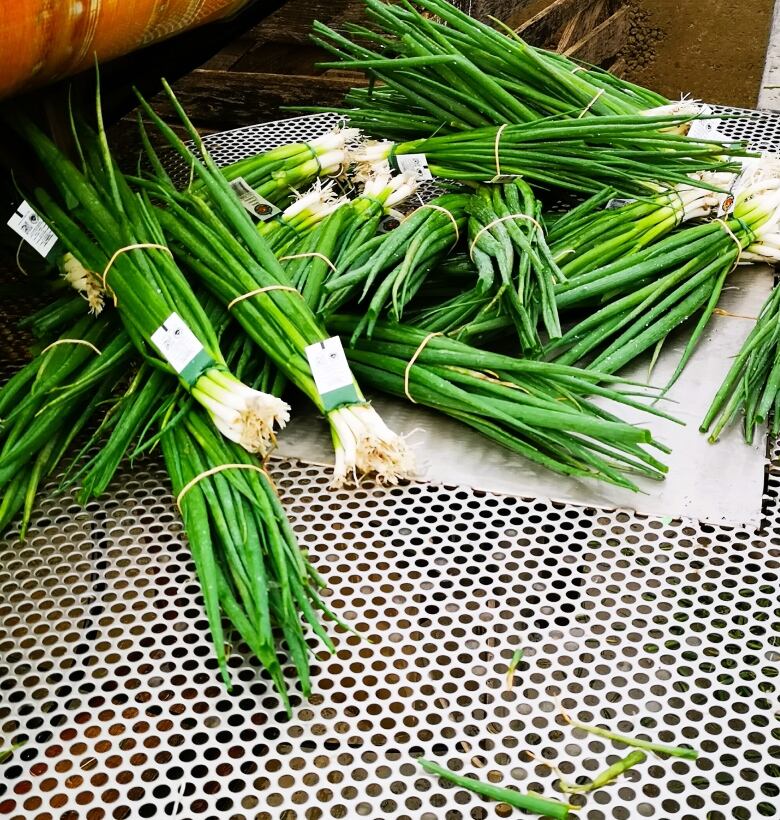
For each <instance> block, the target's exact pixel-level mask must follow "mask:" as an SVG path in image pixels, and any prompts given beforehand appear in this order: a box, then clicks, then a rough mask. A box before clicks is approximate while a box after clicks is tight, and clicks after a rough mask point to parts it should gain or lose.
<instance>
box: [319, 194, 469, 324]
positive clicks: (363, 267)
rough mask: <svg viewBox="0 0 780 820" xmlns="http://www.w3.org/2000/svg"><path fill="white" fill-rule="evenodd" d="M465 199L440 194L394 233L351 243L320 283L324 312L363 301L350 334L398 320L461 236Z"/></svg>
mask: <svg viewBox="0 0 780 820" xmlns="http://www.w3.org/2000/svg"><path fill="white" fill-rule="evenodd" d="M468 202H469V196H468V195H467V194H444V195H442V196H440V197H436V198H435V199H432V200H431V201H430V202H428V203H426V204H424V205H422V206H421V207H419V208H417V209H416V210H414V211H413V212H412V213H410V214H409V215H408V216H406V217H405V218H404V220H403V221H402V222H401V224H400V225H399V226H398V227H396V228H395V229H393V230H391V231H388V232H387V233H384V234H378V235H376V236H374V237H372V238H371V239H369V240H368V241H363V242H352V243H350V245H349V248H348V253H347V254H344V252H342V254H341V255H340V256H339V258H338V261H337V263H336V268H337V270H338V274H337V275H333V276H331V277H330V278H329V279H328V281H327V283H326V284H325V290H326V291H327V292H328V294H329V295H328V298H326V299H325V301H324V309H325V310H326V312H327V313H330V312H332V311H333V310H335V309H336V308H338V307H340V306H341V305H343V304H345V303H346V302H347V301H349V300H356V301H357V302H358V303H361V302H363V301H366V302H367V308H366V311H365V313H364V315H363V320H362V322H361V324H360V326H359V327H358V328H357V330H356V333H357V334H360V333H362V332H364V331H365V332H366V333H368V335H369V336H370V335H371V331H372V328H373V326H374V324H375V323H376V321H377V319H378V318H379V316H380V315H382V314H383V313H385V312H387V313H388V315H389V316H390V318H391V319H393V320H395V321H400V320H401V318H402V316H403V314H404V309H405V308H406V306H407V305H408V303H409V302H410V301H411V300H412V299H413V298H414V296H415V295H416V294H417V293H418V291H419V290H420V288H422V287H423V285H424V284H425V283H426V281H427V279H428V276H429V273H430V271H431V269H432V268H434V267H435V266H436V265H437V263H438V262H439V261H441V260H442V259H443V258H444V257H445V255H446V254H447V253H448V252H449V251H451V250H452V248H453V247H454V246H455V245H457V244H458V240H459V239H460V236H461V233H462V232H463V233H465V228H466V221H467V217H468V215H467V213H466V207H467V205H468ZM369 295H370V298H369Z"/></svg>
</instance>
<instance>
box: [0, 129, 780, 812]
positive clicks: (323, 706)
mask: <svg viewBox="0 0 780 820" xmlns="http://www.w3.org/2000/svg"><path fill="white" fill-rule="evenodd" d="M313 119H314V120H315V121H316V118H307V125H306V126H304V125H302V124H301V121H300V120H299V121H297V122H296V121H293V123H291V124H290V123H288V124H285V125H284V126H281V127H280V126H275V130H274V131H273V134H272V135H271V136H269V134H271V132H270V131H269V129H268V127H267V126H266V127H258V128H254V129H242V131H241V132H233V133H231V134H225V135H216V136H214V137H211V138H209V140H208V141H209V143H210V147H211V148H212V150H213V151H214V152H215V154H216V156H217V158H218V159H221V160H223V161H224V160H225V159H226V158H229V159H232V158H235V151H236V150H240V151H241V152H242V153H248V152H250V151H255V150H261V149H263V148H267V147H269V146H270V144H273V143H278V142H281V141H286V140H289V139H291V138H298V137H301V136H303V137H305V136H307V135H308V133H309V131H308V130H306V129H308V128H310V127H311V124H312V120H313ZM331 121H332V120H329V119H328V115H323V116H322V117H321V120H320V121H319V122H320V123H321V124H322V123H325V124H327V123H329V122H331ZM729 127H732V128H733V129H734V131H735V132H737V133H738V134H739V135H740V136H747V137H749V138H750V139H751V141H752V142H753V144H754V145H756V146H757V147H762V148H766V149H777V148H778V144H779V143H780V141H779V140H778V134H780V128H779V127H778V120H777V118H776V117H775V116H774V115H771V114H756V115H754V116H753V117H752V118H751V119H750V120H748V121H740V122H738V123H737V122H736V121H734V122H733V124H732V125H730V126H729ZM301 129H304V130H301ZM740 129H741V131H740ZM772 456H773V461H772V465H771V466H770V468H769V469H768V474H767V484H766V492H765V496H764V514H765V522H764V524H763V525H762V528H761V529H760V530H759V531H758V532H748V531H740V530H736V529H733V528H726V527H712V526H704V525H698V524H696V523H693V522H689V521H667V520H660V519H653V518H648V517H644V516H640V515H636V514H630V513H615V512H606V511H600V510H598V509H595V508H593V507H582V506H574V505H570V504H553V503H550V502H543V501H539V500H534V499H526V498H514V497H508V496H497V495H490V494H486V493H482V492H478V491H476V490H473V489H468V488H464V487H458V486H436V485H428V484H422V483H412V484H410V485H409V486H405V487H400V488H393V489H386V488H379V487H375V486H373V485H371V484H365V485H363V486H362V487H361V488H360V489H357V490H352V491H332V490H330V489H329V488H328V480H329V476H328V471H327V470H326V469H324V468H321V467H317V466H310V465H306V464H302V463H300V462H292V461H279V460H277V461H276V462H274V463H273V473H274V479H275V480H276V482H277V484H278V486H279V488H280V492H281V494H282V499H283V501H284V503H285V505H286V508H287V510H288V512H289V514H290V517H291V520H292V523H293V526H294V528H295V530H296V532H297V534H298V537H299V539H300V541H301V543H302V544H303V545H305V546H306V547H307V548H308V549H309V550H310V553H311V556H312V559H313V561H314V562H315V563H316V565H317V568H318V569H319V571H320V572H321V573H322V574H323V576H324V577H325V579H326V581H327V583H328V586H329V593H328V601H329V604H330V605H331V606H332V607H333V609H334V610H335V611H336V612H337V613H338V614H339V615H340V616H341V618H343V619H344V620H345V621H346V622H348V623H349V624H350V625H351V626H353V627H354V629H355V632H356V634H351V633H348V632H345V631H343V630H340V629H336V628H334V627H333V626H332V625H331V626H330V627H329V631H330V632H331V634H332V635H333V637H334V641H335V642H336V644H337V650H338V651H337V653H336V654H335V655H333V656H329V655H328V654H327V653H323V652H322V651H321V649H320V647H318V646H317V644H316V643H315V642H314V641H312V646H313V647H316V649H315V651H316V653H317V654H316V657H317V666H316V668H315V669H314V670H313V684H314V691H315V695H314V697H313V698H312V699H311V700H310V701H308V702H302V700H301V698H300V697H295V696H294V697H293V703H294V704H295V708H294V715H293V717H292V719H289V720H288V719H287V718H286V717H285V715H284V713H283V711H282V709H281V707H280V703H279V699H278V698H277V697H276V695H275V694H274V692H273V689H272V688H271V685H270V682H269V680H268V679H267V677H266V676H265V675H264V674H262V673H261V672H260V671H259V669H258V667H257V665H256V664H255V663H253V662H252V661H251V659H249V656H248V655H247V654H244V653H242V651H241V648H240V647H239V646H236V647H234V649H233V652H232V656H231V658H230V667H231V669H232V673H233V677H234V681H235V687H234V690H233V693H232V694H231V695H228V694H226V692H225V690H224V689H223V688H222V686H221V685H220V683H219V680H218V675H217V672H216V665H215V663H214V661H213V659H212V657H211V654H212V652H211V646H210V644H209V641H208V630H207V625H206V622H205V619H204V618H203V615H202V610H201V606H200V598H199V588H198V585H197V583H196V582H195V580H194V568H193V565H192V562H191V560H190V556H189V553H188V550H187V547H186V545H185V542H184V539H183V534H182V528H181V524H180V522H179V519H178V517H177V515H176V513H175V511H174V504H173V499H172V497H171V494H170V492H169V491H168V489H166V486H167V485H166V479H165V474H164V471H163V470H162V469H161V466H160V465H159V463H158V462H156V461H154V460H146V461H142V462H138V463H136V465H135V467H134V469H133V470H132V471H126V472H123V473H122V474H121V475H120V476H119V477H118V479H117V480H116V481H115V483H114V485H113V487H112V490H111V492H109V493H108V494H107V495H106V497H105V499H104V500H102V501H101V502H99V503H97V502H93V503H90V504H88V505H87V506H86V507H85V508H82V507H80V506H79V505H77V504H76V503H75V500H74V498H73V497H72V496H70V495H64V496H60V497H53V496H52V495H51V494H48V495H47V494H46V493H44V494H43V496H42V500H41V502H40V503H39V505H38V508H37V511H36V514H35V516H34V522H33V526H32V527H31V530H30V532H29V535H28V539H27V541H26V542H25V543H24V544H20V543H19V542H18V540H16V539H15V537H14V533H13V532H12V533H10V534H9V536H8V537H7V538H6V540H5V541H3V542H0V625H1V631H0V732H1V733H2V736H3V737H4V738H5V739H6V740H7V741H15V742H19V741H26V742H25V745H24V746H23V747H22V748H20V749H19V750H17V751H16V752H15V753H14V755H13V756H12V757H11V759H10V760H8V761H7V762H6V763H5V764H4V765H3V766H2V767H0V814H4V815H9V816H11V817H19V818H35V820H44V818H62V820H80V818H86V819H87V820H99V818H145V817H168V816H172V817H179V818H220V819H221V818H231V820H232V818H236V820H238V818H242V819H243V818H247V819H248V818H256V819H257V820H295V818H306V820H314V818H350V819H351V818H360V817H366V818H372V819H373V820H391V819H392V820H462V819H465V818H474V819H475V820H478V819H479V818H492V817H506V816H509V814H510V812H509V811H508V810H505V807H502V806H501V805H499V804H496V803H490V802H487V801H485V800H482V799H481V798H478V797H476V796H474V795H472V794H470V793H468V792H466V791H464V790H462V789H459V788H456V787H451V786H447V785H444V784H440V783H439V782H438V781H437V780H436V779H432V778H430V777H428V776H426V775H424V774H423V772H422V771H421V769H420V768H419V767H418V765H417V764H416V763H415V757H416V756H418V755H419V754H421V753H424V754H425V756H426V757H429V758H433V759H436V760H438V761H439V762H441V763H442V764H443V765H446V766H449V767H450V768H452V769H454V770H458V771H460V772H461V773H475V774H477V775H478V776H479V777H480V778H482V779H485V780H489V781H491V782H494V783H500V784H503V785H508V784H514V785H516V786H517V787H519V788H521V789H523V790H528V789H531V790H537V791H543V792H544V793H545V794H547V795H548V796H555V795H556V792H555V789H554V783H555V781H556V779H557V775H556V773H555V772H553V771H552V770H551V768H550V767H549V766H548V765H547V764H548V763H550V764H554V765H555V766H557V767H559V768H560V770H561V771H562V772H563V773H564V775H566V776H568V777H569V779H574V778H575V777H576V776H578V775H590V776H593V775H594V774H595V773H596V772H598V771H600V770H602V769H603V768H605V767H606V766H607V765H609V764H610V763H612V762H614V761H615V760H616V759H617V758H618V757H619V756H622V755H623V754H625V751H622V750H621V749H619V748H618V747H617V746H615V745H614V744H613V743H611V742H608V741H603V740H601V739H599V738H596V737H592V736H586V735H584V734H583V733H582V732H580V731H578V730H572V729H571V728H570V727H569V726H567V724H566V723H565V721H564V720H563V718H562V717H561V716H560V714H559V712H558V708H559V705H562V706H563V707H564V708H566V709H567V710H568V711H569V712H570V713H572V714H576V715H577V717H578V718H580V719H581V720H583V721H585V722H596V723H601V724H607V725H609V726H610V727H611V728H613V729H615V730H617V731H620V732H623V733H625V734H639V735H642V736H646V737H649V738H654V739H658V740H660V741H662V742H666V743H670V744H671V743H688V744H691V745H693V746H695V747H696V748H698V749H699V750H700V751H701V756H700V758H699V759H698V760H697V761H696V762H693V763H692V762H686V761H681V760H675V759H667V760H661V759H651V760H649V761H648V763H646V764H645V765H644V766H643V767H641V768H639V769H637V770H634V771H632V772H630V773H629V774H628V775H627V776H626V777H625V778H623V779H622V780H621V781H619V782H618V783H616V784H614V785H612V786H610V787H607V788H605V789H602V790H600V791H598V792H595V793H594V794H592V795H590V796H589V798H588V799H587V801H584V800H583V799H581V798H575V799H574V800H575V802H579V803H580V804H582V803H584V804H585V805H584V808H582V809H581V811H579V812H578V814H577V816H578V817H581V818H587V820H606V818H617V820H624V818H656V820H671V819H672V818H675V820H677V819H682V818H685V820H702V819H703V818H705V817H706V818H710V819H711V820H722V819H723V818H732V817H733V818H757V817H774V816H776V815H777V813H778V801H777V795H778V792H779V791H780V788H779V786H780V780H779V779H778V774H779V773H780V719H779V718H778V714H777V712H778V709H780V701H778V695H777V691H778V690H777V687H778V680H777V676H778V659H779V658H780V652H778V648H777V647H778V644H779V643H780V601H779V600H778V581H779V579H780V574H779V570H780V508H779V507H778V505H779V503H780V502H779V501H778V490H780V480H779V478H778V477H779V476H780V451H778V450H777V448H774V449H773V451H772ZM453 473H454V474H455V471H453ZM518 648H522V649H523V650H524V657H523V660H522V662H521V663H520V665H519V666H518V668H517V670H516V672H515V675H514V681H513V683H514V685H513V686H512V687H511V688H507V685H506V680H505V679H506V672H507V667H508V664H509V662H510V659H511V657H512V654H513V652H514V651H515V650H516V649H518ZM558 796H560V795H558Z"/></svg>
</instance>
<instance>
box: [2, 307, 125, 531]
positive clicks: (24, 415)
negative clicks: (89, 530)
mask: <svg viewBox="0 0 780 820" xmlns="http://www.w3.org/2000/svg"><path fill="white" fill-rule="evenodd" d="M75 301H76V302H78V303H80V306H81V307H82V312H83V303H81V300H80V299H76V300H75ZM132 358H133V347H132V344H131V342H130V340H129V339H128V338H127V336H126V335H125V334H124V333H121V332H120V333H116V330H115V328H113V327H112V326H111V324H110V323H109V322H107V321H106V320H105V319H102V318H97V319H95V318H92V317H90V316H82V318H81V319H79V320H78V321H77V322H75V324H73V325H70V326H68V327H66V328H65V329H64V330H63V331H62V333H60V334H59V335H58V336H56V337H55V338H54V339H52V341H51V343H50V344H47V345H46V346H45V347H43V349H42V350H41V351H40V352H39V353H38V355H36V356H35V357H34V358H33V359H32V361H30V362H29V363H28V364H27V365H25V366H24V367H23V368H21V370H18V371H17V372H16V373H15V374H14V375H13V376H12V377H11V378H10V379H9V380H8V381H7V382H6V383H5V384H4V385H3V386H2V388H0V490H2V501H0V528H5V527H6V526H7V525H8V524H9V523H10V522H11V521H12V520H14V518H16V516H17V515H18V513H19V511H20V510H22V511H23V514H22V522H21V530H20V533H21V534H20V537H21V538H22V539H23V538H24V535H25V532H26V530H27V526H28V523H29V520H30V515H31V513H32V508H33V503H34V501H35V496H36V493H37V491H38V488H39V486H40V483H41V481H43V480H44V479H45V478H46V477H47V476H49V475H51V474H52V473H53V471H54V469H55V468H56V467H57V465H58V464H60V463H61V461H62V459H63V458H64V457H65V456H66V454H67V453H68V451H69V448H70V446H71V444H72V443H73V440H74V439H75V437H76V436H77V435H78V434H79V433H81V432H82V431H83V430H84V429H85V428H86V425H87V424H88V423H89V422H90V421H91V420H92V419H93V418H95V417H96V416H97V415H98V414H99V412H100V409H101V406H102V404H103V403H104V402H105V401H107V400H108V399H109V397H110V396H111V393H112V391H113V390H114V389H115V388H116V387H117V386H118V385H119V384H120V383H121V382H122V380H123V379H124V378H125V375H126V373H127V368H128V365H129V364H130V362H131V361H132Z"/></svg>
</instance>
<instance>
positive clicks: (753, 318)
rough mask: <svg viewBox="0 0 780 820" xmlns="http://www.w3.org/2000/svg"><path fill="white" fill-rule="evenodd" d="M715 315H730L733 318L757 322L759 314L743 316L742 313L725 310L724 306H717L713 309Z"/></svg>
mask: <svg viewBox="0 0 780 820" xmlns="http://www.w3.org/2000/svg"><path fill="white" fill-rule="evenodd" d="M712 312H713V314H714V315H715V316H728V317H729V318H731V319H750V321H751V322H757V321H758V317H757V316H743V315H742V314H741V313H729V311H727V310H723V308H715V310H713V311H712Z"/></svg>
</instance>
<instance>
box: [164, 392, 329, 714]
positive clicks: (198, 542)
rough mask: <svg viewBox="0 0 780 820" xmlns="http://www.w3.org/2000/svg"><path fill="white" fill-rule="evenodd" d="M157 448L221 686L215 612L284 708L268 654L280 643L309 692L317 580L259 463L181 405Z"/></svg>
mask: <svg viewBox="0 0 780 820" xmlns="http://www.w3.org/2000/svg"><path fill="white" fill-rule="evenodd" d="M161 444H162V452H163V456H164V459H165V465H166V467H167V469H168V473H169V475H170V478H171V483H172V486H173V492H174V494H175V495H176V496H177V502H178V504H179V507H180V510H181V515H182V519H183V521H184V526H185V530H186V533H187V539H188V542H189V545H190V550H191V552H192V557H193V561H194V563H195V568H196V570H197V573H198V578H199V580H200V582H201V588H202V591H203V601H204V608H205V611H206V616H207V619H208V622H209V627H210V629H211V634H212V638H213V641H214V647H215V652H216V657H217V662H218V664H219V667H220V669H221V671H222V675H223V679H224V680H225V683H226V685H227V686H228V687H229V686H230V676H229V673H228V669H227V656H226V651H225V643H226V641H225V638H226V636H225V633H224V631H223V627H222V617H223V616H224V617H225V618H227V620H228V621H229V622H230V624H231V625H232V627H233V628H234V629H235V630H236V632H237V633H238V634H239V635H240V637H241V639H242V640H243V641H244V643H245V644H246V645H247V646H248V647H249V649H250V650H251V651H252V653H253V654H254V656H255V657H256V658H257V659H258V660H259V661H260V663H261V664H262V665H263V668H264V669H265V670H266V672H267V673H268V674H269V675H270V677H271V679H272V681H273V683H274V686H275V687H276V690H277V691H278V693H279V695H280V696H281V698H282V700H283V702H284V705H285V707H286V709H287V711H288V713H289V712H290V701H289V696H288V693H287V684H286V682H285V679H284V674H283V671H282V668H281V665H280V662H279V657H278V652H279V651H280V650H281V648H282V641H283V642H284V651H285V652H286V653H287V655H288V656H289V658H290V659H291V660H292V662H293V664H294V666H295V670H296V673H297V676H298V681H299V685H300V690H301V693H302V694H303V696H304V697H308V696H309V694H310V693H311V678H310V672H309V655H310V653H311V648H310V646H309V642H308V641H307V637H306V633H305V632H304V627H303V622H305V623H306V624H307V625H308V626H309V627H310V628H311V630H312V632H313V633H314V634H315V635H317V636H318V637H319V638H320V640H321V641H322V642H323V643H324V644H325V646H326V647H327V648H328V649H329V650H330V651H334V648H333V644H332V642H331V640H330V638H329V637H328V636H327V634H326V633H325V631H324V629H323V628H322V625H321V624H320V621H319V617H318V614H317V611H318V610H321V611H325V612H327V613H328V614H330V613H329V612H328V610H327V607H326V606H325V604H324V603H323V601H322V599H321V598H320V595H319V592H318V589H319V588H320V587H321V586H322V585H323V582H322V580H321V579H320V577H319V576H318V575H317V572H316V571H315V569H314V568H313V567H312V565H311V564H310V563H309V561H308V559H307V558H306V555H305V553H304V552H302V551H301V549H300V547H299V546H298V544H297V541H296V538H295V535H294V533H293V532H292V528H291V527H290V525H289V523H288V521H287V517H286V514H285V512H284V509H283V508H282V506H281V503H280V502H279V498H278V496H277V493H276V489H275V487H274V486H273V483H272V481H271V479H270V478H269V476H268V474H267V473H266V471H265V469H264V468H263V467H262V466H261V464H260V462H258V460H257V459H256V458H255V457H253V456H252V455H251V454H249V453H247V452H246V451H245V450H243V449H242V448H241V447H239V446H237V445H235V444H234V443H232V442H230V441H229V440H226V439H225V438H223V437H221V436H219V435H217V434H216V432H215V430H214V429H213V427H212V425H210V424H208V422H207V420H206V418H205V417H204V415H203V413H202V411H200V410H198V409H196V408H191V409H189V410H188V411H186V412H185V414H184V416H183V418H182V421H181V422H180V423H179V424H176V425H173V426H171V427H169V428H168V429H167V430H166V432H165V433H164V434H163V436H162V438H161ZM302 621H303V622H302Z"/></svg>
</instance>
